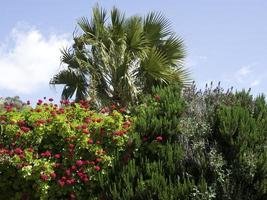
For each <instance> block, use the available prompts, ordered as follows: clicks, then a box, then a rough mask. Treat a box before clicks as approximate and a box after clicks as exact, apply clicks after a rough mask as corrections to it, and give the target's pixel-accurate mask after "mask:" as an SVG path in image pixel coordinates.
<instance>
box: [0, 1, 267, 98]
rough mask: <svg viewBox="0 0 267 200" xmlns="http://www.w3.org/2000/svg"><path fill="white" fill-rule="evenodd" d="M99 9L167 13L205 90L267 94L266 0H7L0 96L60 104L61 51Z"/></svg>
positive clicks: (0, 43)
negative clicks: (56, 78) (55, 82)
mask: <svg viewBox="0 0 267 200" xmlns="http://www.w3.org/2000/svg"><path fill="white" fill-rule="evenodd" d="M96 3H98V4H99V5H100V6H102V7H104V8H106V9H107V10H110V9H111V8H112V7H113V6H116V7H118V8H119V9H120V10H122V11H124V12H125V13H126V15H128V16H130V15H134V14H139V15H145V14H146V13H147V12H149V11H160V12H162V13H163V14H164V15H165V16H166V17H167V18H168V19H169V20H170V21H171V22H172V25H173V30H175V32H176V33H177V34H178V35H180V36H181V37H182V38H183V39H184V40H185V44H186V48H187V54H188V55H187V59H186V66H187V67H188V68H189V69H190V71H191V72H192V78H193V79H194V80H196V82H197V84H198V85H199V87H203V86H204V85H205V83H207V82H210V81H214V82H215V83H216V82H218V81H221V82H222V85H223V86H224V87H225V88H227V87H230V86H234V88H236V89H238V90H240V89H242V88H246V89H248V88H250V87H251V88H252V93H253V94H259V93H265V94H267V85H266V84H265V80H266V78H267V20H266V19H267V12H266V10H267V1H266V0H216V1H215V0H198V1H194V0H164V1H163V0H153V1H152V0H151V1H149V0H146V1H144V0H135V1H130V0H103V1H93V0H90V1H89V0H75V1H74V0H8V1H1V2H0V7H1V8H2V10H1V18H0V30H1V31H0V96H15V95H18V96H20V97H21V98H22V99H23V100H28V99H30V100H33V101H35V100H36V99H38V98H42V97H43V96H47V97H54V98H57V99H58V98H59V96H60V93H61V88H57V89H56V90H55V89H53V88H51V87H50V86H49V85H48V82H49V80H50V78H51V76H52V75H53V74H55V73H56V72H58V71H59V69H60V60H59V56H60V53H59V49H60V48H62V47H64V46H68V45H70V44H71V42H72V41H71V38H72V33H73V31H74V29H75V27H76V21H77V19H78V18H80V17H82V16H87V17H90V16H91V9H92V7H93V6H94V5H95V4H96Z"/></svg>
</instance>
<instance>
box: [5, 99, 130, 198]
mask: <svg viewBox="0 0 267 200" xmlns="http://www.w3.org/2000/svg"><path fill="white" fill-rule="evenodd" d="M49 101H52V99H49ZM121 112H124V110H122V109H121ZM0 122H1V127H0V128H1V129H0V180H1V182H0V199H67V198H70V199H75V198H78V199H85V198H86V199H88V198H89V199H92V197H94V196H95V195H96V194H98V192H99V191H97V190H95V188H96V186H97V185H98V184H99V181H98V176H99V174H101V175H103V176H105V174H107V172H108V170H109V168H111V167H112V160H113V159H114V156H115V155H116V154H117V153H118V152H119V151H122V150H124V148H125V146H126V143H127V141H128V137H129V135H128V134H127V132H128V131H129V128H130V124H131V121H130V118H129V117H127V116H125V115H124V116H123V115H122V114H121V113H120V112H118V111H116V110H115V107H114V105H113V106H112V107H111V108H103V109H102V110H101V111H100V112H96V111H94V110H92V109H91V108H90V103H89V102H87V101H81V102H80V103H79V104H77V103H70V102H68V101H62V105H61V106H57V105H56V104H52V103H43V102H42V100H39V101H38V103H37V106H36V107H35V108H30V107H25V108H24V109H23V110H17V109H16V108H15V107H8V109H7V110H6V111H3V112H1V113H0Z"/></svg>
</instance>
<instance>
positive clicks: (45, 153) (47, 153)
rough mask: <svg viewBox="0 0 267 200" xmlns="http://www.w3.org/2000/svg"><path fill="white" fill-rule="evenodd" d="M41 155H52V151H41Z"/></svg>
mask: <svg viewBox="0 0 267 200" xmlns="http://www.w3.org/2000/svg"><path fill="white" fill-rule="evenodd" d="M41 156H42V157H50V156H51V153H50V151H46V152H43V153H41Z"/></svg>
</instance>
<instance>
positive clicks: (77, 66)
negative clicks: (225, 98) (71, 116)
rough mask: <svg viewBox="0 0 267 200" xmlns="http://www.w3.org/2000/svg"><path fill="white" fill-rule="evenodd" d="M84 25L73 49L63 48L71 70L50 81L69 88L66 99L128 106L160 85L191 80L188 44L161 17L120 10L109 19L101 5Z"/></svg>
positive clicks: (65, 69)
mask: <svg viewBox="0 0 267 200" xmlns="http://www.w3.org/2000/svg"><path fill="white" fill-rule="evenodd" d="M78 27H79V30H81V33H77V34H75V36H74V38H73V40H74V44H73V45H72V47H71V48H69V49H64V50H62V63H63V64H65V66H66V68H64V69H62V70H61V71H60V72H59V73H58V74H56V75H55V76H54V77H53V78H52V80H51V82H50V83H51V84H63V85H64V89H63V92H62V98H63V99H69V98H71V97H72V96H74V95H75V98H76V100H79V99H84V98H90V99H93V100H94V101H97V102H98V103H102V104H103V103H104V104H105V103H107V102H110V101H116V103H118V104H120V105H123V106H124V105H127V104H129V103H135V102H136V101H137V100H138V97H139V95H140V94H142V93H150V92H151V88H152V87H153V86H155V85H168V84H170V83H173V82H180V83H185V82H186V81H187V80H188V72H187V71H186V70H185V68H184V66H183V60H184V57H185V48H184V42H183V40H182V39H181V38H179V37H178V36H177V35H176V33H174V32H173V30H172V28H171V25H170V22H169V21H168V20H167V19H166V18H165V17H164V16H163V15H162V14H161V13H155V12H151V13H149V14H147V15H146V16H144V17H141V16H137V15H136V16H131V17H126V16H125V14H123V13H121V12H120V11H119V10H118V9H117V8H113V9H112V10H111V11H110V14H109V15H108V13H107V12H106V11H105V10H104V9H101V8H99V7H98V6H96V7H95V8H94V9H93V11H92V17H91V19H87V18H86V17H83V18H81V19H80V20H79V21H78Z"/></svg>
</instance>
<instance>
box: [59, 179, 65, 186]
mask: <svg viewBox="0 0 267 200" xmlns="http://www.w3.org/2000/svg"><path fill="white" fill-rule="evenodd" d="M58 184H59V185H60V186H61V187H63V186H64V185H65V181H64V180H62V179H61V180H58Z"/></svg>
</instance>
